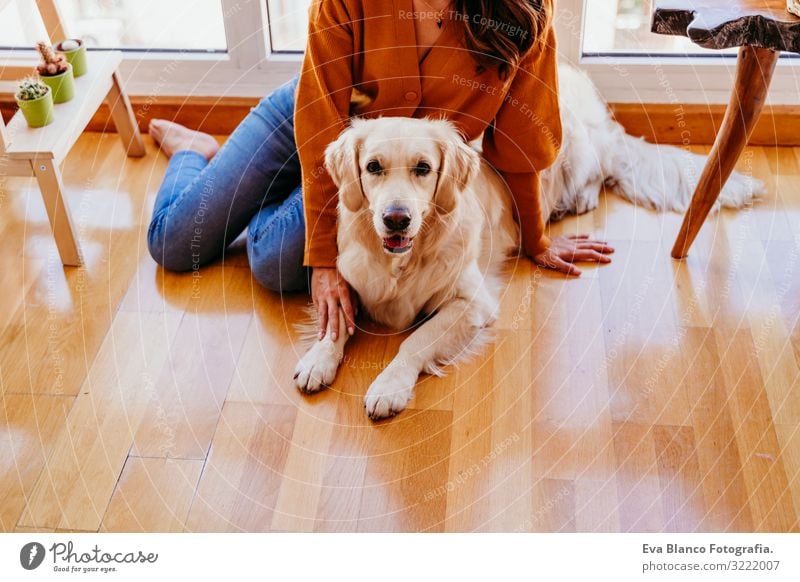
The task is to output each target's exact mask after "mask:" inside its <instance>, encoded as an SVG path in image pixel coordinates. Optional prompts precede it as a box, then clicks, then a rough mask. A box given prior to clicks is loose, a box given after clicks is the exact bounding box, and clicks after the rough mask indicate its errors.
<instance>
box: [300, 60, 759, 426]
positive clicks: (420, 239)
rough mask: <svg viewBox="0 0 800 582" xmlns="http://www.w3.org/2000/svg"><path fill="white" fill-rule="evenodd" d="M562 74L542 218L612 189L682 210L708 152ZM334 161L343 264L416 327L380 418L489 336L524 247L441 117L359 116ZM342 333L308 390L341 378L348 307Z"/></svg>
mask: <svg viewBox="0 0 800 582" xmlns="http://www.w3.org/2000/svg"><path fill="white" fill-rule="evenodd" d="M559 83H560V104H561V121H562V128H563V138H562V145H561V150H560V153H559V156H558V158H557V159H556V161H555V163H554V164H553V166H552V167H550V168H548V169H547V170H546V171H544V172H543V173H542V176H541V181H542V205H543V211H544V214H545V216H549V217H550V218H551V219H557V218H560V217H562V216H564V215H565V214H568V213H572V214H578V213H583V212H587V211H589V210H591V209H593V208H595V207H596V206H597V204H598V200H599V194H600V191H601V189H602V186H603V185H606V186H609V187H613V188H614V191H615V192H616V193H617V194H619V195H620V196H622V197H623V198H625V199H627V200H630V201H631V202H634V203H636V204H639V205H643V206H646V207H649V208H654V209H657V210H676V211H681V210H683V209H685V208H686V206H687V204H688V202H689V200H690V198H691V194H692V192H693V190H694V186H695V184H696V182H697V179H698V178H699V174H700V170H701V169H702V166H703V163H704V162H705V157H704V156H699V155H695V154H692V153H690V152H688V151H686V150H683V149H680V148H676V147H671V146H659V145H655V144H649V143H647V142H644V141H642V140H640V139H636V138H634V137H631V136H629V135H627V134H626V133H625V131H624V129H623V128H622V127H621V126H620V125H619V124H617V123H616V122H614V121H613V119H612V118H611V115H610V114H609V112H608V109H607V107H606V105H605V103H604V102H603V101H602V99H601V98H600V96H599V94H598V93H597V91H596V89H595V88H594V86H593V85H592V83H591V81H589V79H588V77H586V76H585V75H584V74H583V73H581V72H580V71H578V70H576V69H574V68H572V67H569V66H566V65H562V66H561V67H560V69H559ZM325 166H326V168H327V170H328V172H329V173H330V175H331V176H332V178H333V180H334V182H335V183H336V185H337V187H338V188H339V205H338V210H339V224H338V247H339V258H338V262H337V266H338V269H339V272H340V273H341V274H342V276H343V277H344V278H345V279H346V280H347V281H348V283H350V285H351V286H352V287H353V289H354V290H355V292H356V293H357V294H358V297H359V299H360V302H361V306H362V308H363V310H364V311H366V313H367V314H368V315H369V317H370V318H371V319H373V320H374V321H376V322H377V323H380V324H383V325H386V326H388V327H389V328H392V329H394V330H404V329H408V328H410V327H411V326H412V325H414V324H415V323H419V325H417V326H416V328H415V330H414V332H413V333H412V334H411V335H410V336H409V337H408V338H407V339H406V340H405V341H404V342H403V343H402V345H401V346H400V350H399V352H398V354H397V356H396V357H395V358H394V359H393V360H392V361H391V362H390V363H389V365H388V366H387V367H386V368H385V369H384V370H383V371H382V372H381V373H380V374H379V375H378V376H377V378H376V379H375V381H374V382H373V383H372V385H371V386H370V387H369V390H368V391H367V394H366V397H365V399H364V405H365V407H366V411H367V414H368V415H369V417H370V418H372V419H382V418H386V417H389V416H392V415H394V414H397V413H398V412H400V411H402V410H403V409H404V408H405V407H406V405H407V404H408V401H409V400H410V399H411V397H412V395H413V392H414V385H415V384H416V381H417V378H418V376H419V374H420V373H422V372H427V373H430V374H441V373H442V371H441V370H442V367H443V366H445V365H447V364H450V363H453V362H455V361H457V360H458V359H459V358H461V357H463V356H465V355H468V354H471V353H474V352H476V351H477V350H478V348H479V347H480V346H481V345H482V344H483V343H484V341H485V340H486V339H487V331H488V328H489V326H490V325H491V324H492V322H493V321H494V320H495V318H496V312H497V309H498V305H499V300H500V289H501V284H500V279H499V276H498V273H500V271H501V267H502V263H503V262H504V261H505V260H506V258H507V257H508V256H509V255H510V254H511V253H514V252H516V251H517V250H518V248H519V232H518V226H517V224H516V222H515V221H514V219H513V215H514V213H513V210H512V206H511V205H512V199H511V194H510V192H509V191H508V188H507V186H506V184H505V182H504V181H503V180H502V179H501V178H500V177H499V176H498V174H497V173H496V172H495V171H494V170H493V169H492V168H491V167H490V166H489V164H488V163H487V162H485V161H484V160H483V159H482V158H481V156H480V154H479V153H478V151H476V149H474V148H473V147H470V145H469V144H466V143H465V142H464V140H463V138H462V137H461V135H460V134H459V133H458V131H457V130H456V129H455V127H454V126H452V125H451V124H450V123H448V122H446V121H441V120H431V119H409V118H399V117H392V118H379V119H372V120H363V119H354V120H353V121H352V123H351V125H350V127H349V128H348V129H346V130H345V131H344V132H343V133H342V134H341V135H340V136H339V138H338V139H337V140H336V141H335V142H334V143H332V144H331V145H330V146H329V147H328V149H327V151H326V161H325ZM761 188H762V185H761V183H760V182H759V181H758V180H753V179H752V178H749V177H746V176H743V175H741V174H738V173H734V174H733V175H732V176H731V178H730V179H729V181H728V183H727V184H726V186H725V188H724V189H723V191H722V194H721V196H720V199H719V201H718V204H717V206H720V205H722V206H729V207H741V206H743V205H744V204H746V203H747V202H749V201H750V200H752V198H753V196H754V195H755V194H756V193H758V192H759V191H760V190H761ZM420 317H422V318H423V319H422V320H421V323H420ZM339 329H340V330H342V332H341V333H340V335H339V337H338V339H337V341H333V340H332V339H331V338H330V333H328V334H327V335H326V336H325V337H324V338H323V339H321V340H318V341H315V343H314V344H313V345H312V346H311V348H310V349H309V350H308V352H306V354H305V355H304V356H303V357H302V358H301V359H300V361H299V362H298V364H297V367H296V369H295V383H296V385H297V387H298V388H299V389H300V390H302V391H303V392H306V393H313V392H316V391H318V390H320V389H322V388H324V387H326V386H327V385H329V384H331V383H332V382H333V380H334V378H335V376H336V372H337V369H338V367H339V364H340V362H341V361H342V358H343V356H344V347H345V344H346V343H347V340H348V334H347V332H346V325H345V322H344V315H343V313H341V310H340V314H339Z"/></svg>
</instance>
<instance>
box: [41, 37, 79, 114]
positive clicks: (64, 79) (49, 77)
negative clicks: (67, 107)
mask: <svg viewBox="0 0 800 582" xmlns="http://www.w3.org/2000/svg"><path fill="white" fill-rule="evenodd" d="M36 50H38V51H39V54H40V55H41V56H42V62H41V63H39V64H38V65H37V66H36V72H38V73H39V76H40V77H41V78H42V81H43V82H44V83H45V85H47V86H49V87H50V89H52V90H53V103H65V102H67V101H69V100H70V99H72V98H73V97H74V96H75V80H74V78H73V76H72V65H70V64H69V63H68V62H67V59H66V57H65V56H64V55H57V54H55V53H54V52H53V49H52V48H51V47H50V46H49V45H47V44H45V43H43V42H38V43H36Z"/></svg>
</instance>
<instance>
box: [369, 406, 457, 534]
mask: <svg viewBox="0 0 800 582" xmlns="http://www.w3.org/2000/svg"><path fill="white" fill-rule="evenodd" d="M451 426H452V413H450V412H446V411H441V410H425V411H415V410H409V411H406V412H404V413H403V414H402V415H401V416H399V417H397V418H396V419H395V420H393V421H389V422H384V423H381V424H379V425H376V427H375V430H374V431H373V432H372V435H371V438H370V443H369V446H370V458H369V460H368V461H367V473H366V478H365V480H364V492H363V494H362V497H361V513H360V516H359V522H358V529H359V531H369V532H385V531H395V532H423V531H426V532H435V531H442V529H443V528H444V519H445V506H446V500H445V497H444V496H443V495H439V494H437V493H438V492H439V491H441V488H442V487H444V488H445V491H446V488H447V478H448V473H447V459H448V456H449V452H450V430H451Z"/></svg>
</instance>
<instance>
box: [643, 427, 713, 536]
mask: <svg viewBox="0 0 800 582" xmlns="http://www.w3.org/2000/svg"><path fill="white" fill-rule="evenodd" d="M653 443H654V444H655V448H656V463H657V465H658V474H659V479H660V483H661V502H662V503H663V504H664V515H665V516H668V517H667V520H666V523H665V524H664V526H663V528H662V530H663V531H669V532H686V531H697V530H698V529H699V527H700V524H701V523H702V521H703V518H704V517H705V515H706V513H707V510H706V505H705V500H704V498H703V488H702V484H701V477H700V470H699V468H698V465H697V457H696V455H695V437H694V430H693V429H692V428H691V427H688V426H656V427H653Z"/></svg>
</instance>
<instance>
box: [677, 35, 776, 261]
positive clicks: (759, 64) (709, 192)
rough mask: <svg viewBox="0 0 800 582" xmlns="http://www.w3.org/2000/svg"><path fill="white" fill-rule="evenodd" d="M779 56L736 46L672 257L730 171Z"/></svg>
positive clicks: (684, 247)
mask: <svg viewBox="0 0 800 582" xmlns="http://www.w3.org/2000/svg"><path fill="white" fill-rule="evenodd" d="M779 56H780V53H779V52H777V51H773V50H769V49H762V48H756V47H750V46H743V47H741V48H740V49H739V59H738V61H737V64H736V82H735V84H734V88H733V93H732V94H731V100H730V103H728V109H727V110H726V111H725V118H724V119H723V121H722V127H721V128H720V130H719V133H718V134H717V138H716V139H715V140H714V147H713V148H712V149H711V154H710V155H709V156H708V161H707V162H706V166H705V168H703V173H702V175H701V176H700V181H699V182H698V183H697V188H696V189H695V191H694V196H693V197H692V203H691V205H690V206H689V210H688V211H687V212H686V216H684V218H683V224H682V225H681V230H680V233H679V234H678V238H677V239H676V240H675V245H674V246H673V247H672V257H673V258H675V259H682V258H683V257H685V256H686V255H687V254H688V252H689V247H691V246H692V243H693V242H694V239H695V238H696V237H697V233H698V232H699V231H700V227H702V226H703V222H704V221H705V219H706V217H707V216H708V213H709V212H710V211H711V209H712V208H713V207H714V203H715V202H716V201H717V198H718V197H719V193H720V192H721V191H722V187H723V186H724V185H725V182H726V181H727V180H728V177H730V175H731V172H733V168H734V166H735V165H736V162H737V160H738V159H739V156H740V155H741V153H742V150H744V147H745V146H746V145H747V140H748V139H749V138H750V134H751V133H752V132H753V127H754V126H755V124H756V121H758V118H759V116H760V115H761V110H762V108H763V106H764V100H765V99H766V96H767V91H768V90H769V84H770V81H771V80H772V74H773V72H774V71H775V64H776V63H777V61H778V57H779Z"/></svg>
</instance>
